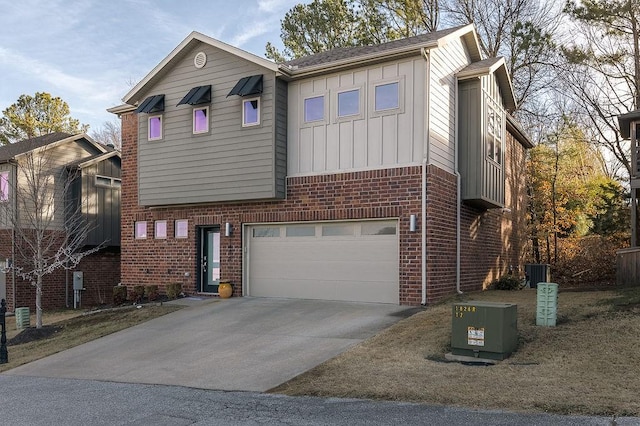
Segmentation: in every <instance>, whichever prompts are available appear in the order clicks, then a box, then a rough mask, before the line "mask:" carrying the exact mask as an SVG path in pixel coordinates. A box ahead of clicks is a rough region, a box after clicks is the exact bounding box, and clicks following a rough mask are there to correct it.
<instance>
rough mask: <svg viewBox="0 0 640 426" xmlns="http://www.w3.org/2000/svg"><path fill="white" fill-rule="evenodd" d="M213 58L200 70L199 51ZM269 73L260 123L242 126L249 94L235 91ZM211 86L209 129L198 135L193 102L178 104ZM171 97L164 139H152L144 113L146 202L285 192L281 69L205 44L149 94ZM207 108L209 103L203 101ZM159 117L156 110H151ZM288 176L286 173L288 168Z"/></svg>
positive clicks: (141, 151)
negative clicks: (279, 133) (279, 134)
mask: <svg viewBox="0 0 640 426" xmlns="http://www.w3.org/2000/svg"><path fill="white" fill-rule="evenodd" d="M198 52H204V53H205V54H206V55H207V62H206V65H205V66H204V67H203V68H201V69H197V68H195V66H194V64H193V59H194V56H195V55H196V54H197V53H198ZM257 74H262V75H263V93H262V94H261V95H259V98H260V124H259V125H257V126H250V127H242V98H241V97H239V96H235V95H234V96H229V97H227V94H228V93H229V91H231V89H232V88H233V87H234V86H235V84H236V83H237V82H238V80H239V79H240V78H242V77H248V76H251V75H257ZM209 84H210V85H211V86H212V88H211V103H210V104H208V106H209V128H210V130H209V132H207V133H205V134H197V135H194V134H193V129H192V114H193V107H192V106H191V105H180V106H176V105H177V104H178V102H180V100H181V99H182V98H183V97H184V96H185V95H186V94H187V93H188V92H189V90H191V89H192V88H193V87H197V86H204V85H209ZM160 94H164V95H165V99H164V105H165V110H164V112H163V113H162V120H163V123H162V132H163V134H162V139H160V140H153V141H148V140H147V139H148V138H147V126H148V117H149V115H148V114H140V117H139V119H138V122H139V133H138V191H139V193H138V195H139V202H140V204H141V205H171V204H188V203H203V202H221V201H239V200H260V199H273V198H277V197H284V189H283V188H277V187H276V180H277V179H276V162H277V161H276V148H275V129H276V124H275V122H276V117H274V115H275V114H276V111H275V109H274V98H275V96H276V76H275V73H274V72H272V71H270V70H268V69H265V68H263V67H261V66H259V65H257V64H255V63H252V62H250V61H247V60H245V59H242V58H240V57H238V56H235V55H232V54H230V53H228V52H225V51H222V50H220V49H217V48H215V47H213V46H211V45H208V44H204V43H199V42H198V43H196V44H195V45H194V47H193V48H191V49H186V50H185V52H184V54H183V55H182V59H181V60H180V61H179V62H178V63H177V64H176V65H175V66H174V67H173V68H172V69H170V70H169V72H168V73H167V74H166V75H164V76H163V78H162V79H160V81H159V82H158V84H156V85H155V86H154V87H152V88H151V89H150V90H149V91H148V92H147V93H144V94H140V99H139V101H140V102H142V101H143V100H144V99H145V98H146V97H148V96H151V95H160ZM199 106H206V105H199ZM151 115H153V114H151ZM281 174H282V172H281Z"/></svg>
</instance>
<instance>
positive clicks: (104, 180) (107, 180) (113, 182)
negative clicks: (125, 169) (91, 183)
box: [96, 175, 122, 188]
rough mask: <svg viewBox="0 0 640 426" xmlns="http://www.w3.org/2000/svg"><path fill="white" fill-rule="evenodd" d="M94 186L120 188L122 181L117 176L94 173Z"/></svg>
mask: <svg viewBox="0 0 640 426" xmlns="http://www.w3.org/2000/svg"><path fill="white" fill-rule="evenodd" d="M96 186H101V187H103V188H120V187H121V186H122V181H121V180H120V179H119V178H113V177H109V176H100V175H96Z"/></svg>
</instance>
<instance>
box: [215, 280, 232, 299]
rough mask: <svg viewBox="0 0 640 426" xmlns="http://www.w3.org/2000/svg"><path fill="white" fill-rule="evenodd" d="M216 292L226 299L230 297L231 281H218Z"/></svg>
mask: <svg viewBox="0 0 640 426" xmlns="http://www.w3.org/2000/svg"><path fill="white" fill-rule="evenodd" d="M218 294H219V295H220V298H221V299H228V298H229V297H231V295H232V294H233V286H232V285H231V283H226V282H224V283H220V285H218Z"/></svg>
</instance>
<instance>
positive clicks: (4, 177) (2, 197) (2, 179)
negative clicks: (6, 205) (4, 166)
mask: <svg viewBox="0 0 640 426" xmlns="http://www.w3.org/2000/svg"><path fill="white" fill-rule="evenodd" d="M8 200H9V172H0V201H8Z"/></svg>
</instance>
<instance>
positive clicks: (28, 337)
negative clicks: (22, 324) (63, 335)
mask: <svg viewBox="0 0 640 426" xmlns="http://www.w3.org/2000/svg"><path fill="white" fill-rule="evenodd" d="M60 330H62V327H61V326H58V325H43V326H42V328H35V327H29V328H25V329H24V330H22V331H21V332H20V333H18V334H17V335H16V336H15V337H13V338H12V339H9V340H8V341H7V345H9V346H10V345H21V344H23V343H29V342H33V341H34V340H40V339H46V338H47V337H51V336H53V335H54V334H56V333H57V332H58V331H60Z"/></svg>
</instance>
